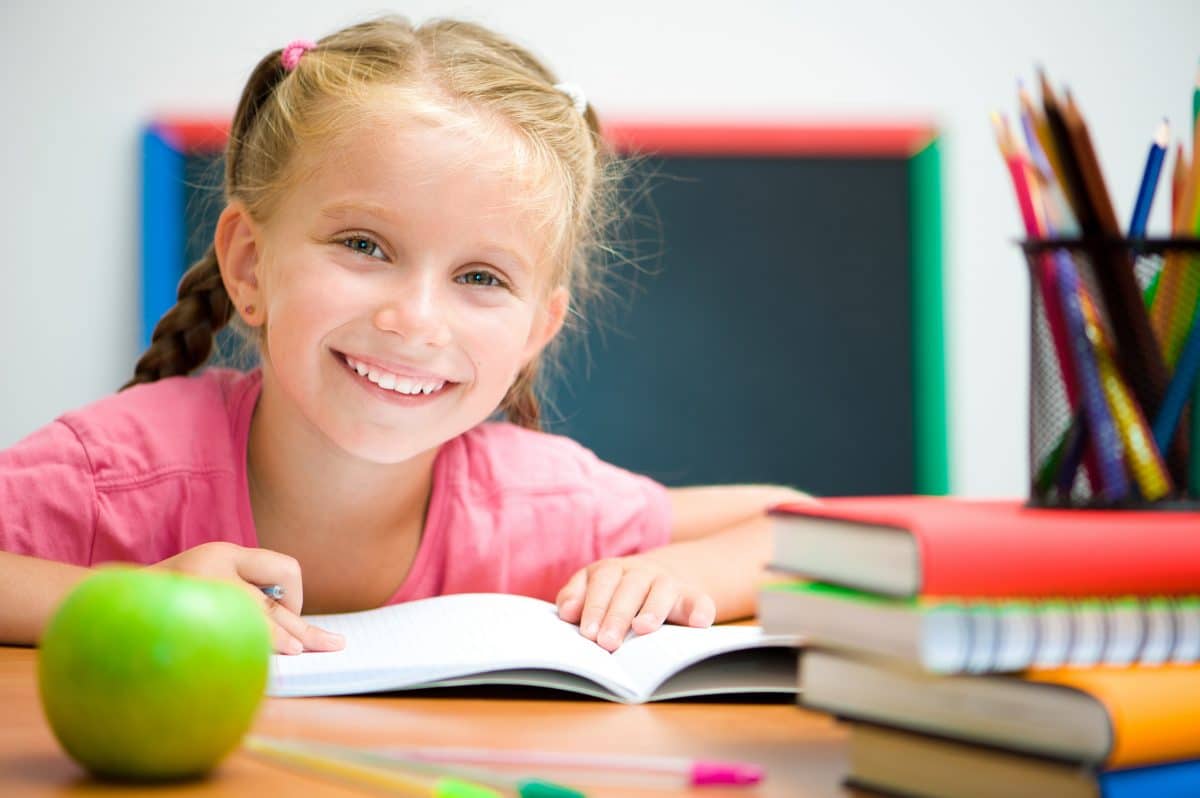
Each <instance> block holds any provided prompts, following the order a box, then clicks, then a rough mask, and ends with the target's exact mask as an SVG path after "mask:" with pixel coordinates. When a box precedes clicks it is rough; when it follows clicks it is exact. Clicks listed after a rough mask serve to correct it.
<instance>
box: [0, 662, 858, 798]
mask: <svg viewBox="0 0 1200 798" xmlns="http://www.w3.org/2000/svg"><path fill="white" fill-rule="evenodd" d="M36 665H37V651H36V650H34V649H28V648H12V647H0V716H2V717H0V795H21V796H25V795H30V796H35V795H60V794H70V795H75V794H79V795H104V796H120V795H134V794H137V795H143V796H144V795H147V794H162V793H164V792H170V793H172V794H174V793H176V792H179V793H182V794H186V795H197V796H199V795H227V796H233V795H237V796H257V797H258V798H282V796H292V795H303V796H310V795H311V796H347V798H350V797H352V796H362V795H366V794H368V793H364V792H361V791H360V790H357V789H351V788H348V787H345V786H343V785H341V784H338V783H335V782H331V781H325V780H321V779H318V778H317V777H312V776H307V775H303V774H300V773H296V772H293V771H290V770H285V769H281V768H280V767H279V766H276V765H273V764H269V763H266V762H261V761H259V760H257V759H255V758H253V757H252V756H250V755H248V754H245V753H241V752H235V753H234V754H232V755H231V756H230V757H229V758H228V759H226V760H225V761H224V762H223V763H222V764H221V765H220V767H219V768H218V769H217V770H216V772H215V773H214V774H213V775H212V776H211V777H210V778H208V779H205V780H203V781H199V782H194V783H191V784H187V785H173V787H172V788H170V789H167V790H163V789H162V788H158V789H154V788H145V787H135V786H113V785H107V784H102V783H99V782H96V781H93V780H91V779H90V778H88V777H87V776H86V775H85V774H84V772H83V771H82V770H81V769H80V768H79V767H78V766H76V765H75V763H74V762H72V761H71V760H70V759H68V758H67V755H66V754H65V753H63V752H62V749H60V748H59V746H58V743H57V742H56V741H55V739H54V736H53V734H52V733H51V731H50V727H49V726H48V725H46V721H45V718H44V717H43V715H42V710H41V705H40V703H39V701H38V695H37V669H36ZM254 729H255V731H258V732H261V733H264V734H274V735H280V736H285V735H303V736H305V737H309V738H312V739H320V740H327V741H331V742H348V743H360V744H374V745H385V744H407V745H463V746H480V745H486V746H495V747H504V746H507V747H524V748H531V749H541V750H560V751H562V750H577V751H595V752H610V753H635V752H636V753H647V754H663V755H676V756H685V755H686V756H703V757H707V758H710V759H738V760H747V761H752V762H756V763H759V764H761V765H763V766H765V767H766V768H767V779H766V781H765V782H764V783H763V784H762V785H761V786H759V787H758V788H756V789H744V788H728V789H697V790H691V791H681V792H677V793H676V792H666V791H657V790H656V791H653V792H635V791H633V790H625V789H613V788H607V789H599V788H595V789H589V790H588V795H589V796H597V797H598V798H616V797H617V796H622V798H625V797H626V796H627V797H628V798H635V796H639V797H644V798H667V796H676V795H689V796H707V798H730V797H731V796H742V798H785V797H786V798H806V797H807V796H814V797H815V796H839V795H852V794H854V793H853V792H852V791H848V790H844V789H843V788H841V787H839V781H840V779H841V778H842V775H843V774H844V773H845V770H846V767H845V765H846V762H845V759H846V754H845V748H846V732H845V730H844V729H842V728H841V727H838V726H836V725H835V724H834V722H833V721H832V720H831V719H830V718H828V717H826V716H824V715H818V714H816V713H812V712H807V711H804V710H801V709H799V708H797V707H795V706H791V705H787V704H696V703H676V704H645V705H640V706H623V705H620V704H611V703H608V702H606V701H590V700H588V701H569V700H567V701H553V700H521V699H491V700H487V699H479V698H448V697H442V698H429V697H413V698H406V697H402V696H400V697H397V696H388V697H372V698H293V699H280V698H276V699H269V700H267V702H266V703H265V705H264V707H263V709H262V710H261V712H260V714H259V717H258V719H257V721H256V723H255V726H254Z"/></svg>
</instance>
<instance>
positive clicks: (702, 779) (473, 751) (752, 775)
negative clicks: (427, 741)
mask: <svg viewBox="0 0 1200 798" xmlns="http://www.w3.org/2000/svg"><path fill="white" fill-rule="evenodd" d="M383 751H384V752H386V753H392V754H395V755H397V756H401V757H406V758H412V759H421V760H425V761H427V762H455V763H470V764H472V765H485V766H488V767H496V766H498V767H531V768H536V769H537V770H539V771H542V770H546V769H549V770H552V771H562V772H564V773H579V774H587V775H586V777H587V779H588V780H591V779H593V778H596V776H597V774H599V775H606V776H607V777H608V778H606V779H603V780H605V781H608V782H610V783H612V782H616V781H617V780H618V775H617V774H629V775H631V776H632V775H637V776H640V777H643V778H645V777H656V778H658V779H660V780H665V781H666V782H669V784H659V785H658V786H674V787H676V788H683V787H688V786H691V787H703V786H727V787H733V786H743V787H744V786H751V785H754V784H758V783H760V782H761V781H762V780H763V778H764V777H765V773H764V772H763V769H762V768H761V767H760V766H758V765H755V764H752V763H749V762H721V761H712V760H705V759H690V758H687V757H672V756H646V755H636V754H632V755H631V754H624V755H623V754H616V755H614V754H576V753H567V752H556V751H523V750H510V749H487V748H422V747H414V748H406V747H396V746H392V747H389V748H387V749H383ZM621 783H623V784H627V785H629V786H635V784H636V783H635V782H631V781H624V780H622V781H621Z"/></svg>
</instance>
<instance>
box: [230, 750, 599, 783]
mask: <svg viewBox="0 0 1200 798" xmlns="http://www.w3.org/2000/svg"><path fill="white" fill-rule="evenodd" d="M247 744H248V745H249V746H250V747H252V748H256V749H259V750H264V751H284V752H287V753H288V754H292V753H297V752H298V753H300V754H304V755H308V756H312V757H316V758H320V759H327V760H334V761H337V762H347V763H350V764H351V765H359V766H363V767H366V768H370V769H373V770H383V771H388V772H397V773H401V774H403V773H405V771H407V772H408V773H409V774H412V775H415V776H418V777H425V778H432V779H435V780H436V779H440V778H450V779H453V780H454V782H455V783H456V784H457V785H462V784H470V783H473V784H475V785H479V786H481V787H484V788H486V789H487V790H488V792H483V793H479V796H480V797H481V798H482V796H489V795H492V794H493V792H496V793H498V794H500V795H501V796H516V798H587V796H586V795H584V794H583V793H582V792H580V791H579V790H576V789H575V788H573V787H567V786H565V785H562V784H556V783H554V782H551V781H546V780H544V779H534V778H513V777H510V776H508V775H507V774H504V773H498V772H496V771H495V770H483V769H480V768H471V767H463V766H461V765H459V764H458V763H456V762H453V761H451V760H444V761H433V760H424V759H421V758H420V757H406V756H402V755H397V754H393V753H388V752H382V751H379V750H374V749H370V748H357V747H353V746H348V745H336V744H333V743H319V742H315V741H311V740H295V739H280V738H276V737H264V736H262V735H250V737H248V738H247ZM459 789H461V786H460V787H459ZM457 795H460V796H462V798H475V794H474V793H463V792H459V793H457Z"/></svg>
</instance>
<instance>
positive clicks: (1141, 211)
mask: <svg viewBox="0 0 1200 798" xmlns="http://www.w3.org/2000/svg"><path fill="white" fill-rule="evenodd" d="M1170 143H1171V128H1170V125H1168V124H1167V120H1165V119H1164V120H1163V121H1162V122H1161V123H1159V125H1158V128H1157V129H1156V130H1155V131H1154V140H1153V141H1151V142H1150V152H1149V153H1147V154H1146V166H1145V168H1144V169H1143V170H1142V183H1141V185H1140V186H1139V187H1138V194H1137V201H1136V202H1135V203H1134V206H1133V217H1132V218H1131V219H1130V220H1129V237H1130V238H1145V237H1146V224H1147V223H1148V222H1149V220H1150V208H1151V206H1152V205H1153V204H1154V194H1155V192H1156V190H1157V189H1158V176H1159V173H1160V172H1161V171H1162V164H1163V158H1164V156H1165V155H1166V153H1167V145H1168V144H1170Z"/></svg>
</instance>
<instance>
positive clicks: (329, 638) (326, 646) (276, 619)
mask: <svg viewBox="0 0 1200 798" xmlns="http://www.w3.org/2000/svg"><path fill="white" fill-rule="evenodd" d="M268 600H269V599H268ZM267 615H268V617H269V618H270V619H271V621H272V622H273V623H272V627H273V628H272V634H273V636H274V641H275V650H276V651H278V652H279V653H281V654H299V653H300V652H301V651H337V650H338V649H340V648H342V647H343V646H345V644H346V641H345V638H343V637H342V636H341V635H339V634H335V633H333V632H327V631H325V630H324V629H321V628H319V627H316V626H313V625H312V624H310V623H308V622H307V621H305V620H304V619H303V618H301V617H300V616H299V615H296V614H295V613H294V612H292V611H291V610H289V609H288V608H287V607H285V606H283V605H282V604H280V603H278V602H275V601H271V606H270V607H269V608H268V609H267Z"/></svg>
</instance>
